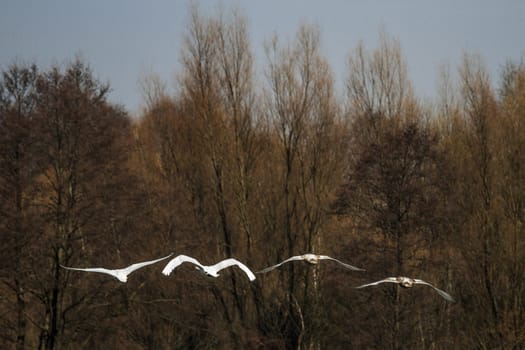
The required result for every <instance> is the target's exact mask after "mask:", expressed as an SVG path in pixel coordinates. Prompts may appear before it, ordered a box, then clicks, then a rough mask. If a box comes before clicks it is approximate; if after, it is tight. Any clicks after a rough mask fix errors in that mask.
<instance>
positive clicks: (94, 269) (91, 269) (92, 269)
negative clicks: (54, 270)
mask: <svg viewBox="0 0 525 350" xmlns="http://www.w3.org/2000/svg"><path fill="white" fill-rule="evenodd" d="M60 267H62V268H63V269H66V270H74V271H84V272H98V273H105V274H108V275H111V276H116V273H115V270H109V269H105V268H103V267H86V268H81V267H69V266H64V265H60Z"/></svg>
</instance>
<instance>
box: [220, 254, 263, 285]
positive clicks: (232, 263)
mask: <svg viewBox="0 0 525 350" xmlns="http://www.w3.org/2000/svg"><path fill="white" fill-rule="evenodd" d="M230 266H238V267H239V268H240V269H241V270H242V271H243V272H244V273H245V274H246V275H247V276H248V278H249V279H250V281H253V280H254V279H255V275H254V274H253V272H252V270H250V269H249V268H248V266H246V265H244V264H243V263H242V262H240V261H239V260H237V259H233V258H230V259H225V260H223V261H220V262H218V263H217V264H215V265H213V266H210V269H213V270H214V271H215V272H219V271H220V270H222V269H225V268H227V267H230Z"/></svg>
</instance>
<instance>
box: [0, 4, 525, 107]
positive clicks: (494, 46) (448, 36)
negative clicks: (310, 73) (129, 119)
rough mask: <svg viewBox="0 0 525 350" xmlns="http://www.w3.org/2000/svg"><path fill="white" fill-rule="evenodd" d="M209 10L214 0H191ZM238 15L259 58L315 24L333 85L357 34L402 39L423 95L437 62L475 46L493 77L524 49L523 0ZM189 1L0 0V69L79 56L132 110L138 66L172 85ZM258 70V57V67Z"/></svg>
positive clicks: (372, 42)
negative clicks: (273, 40)
mask: <svg viewBox="0 0 525 350" xmlns="http://www.w3.org/2000/svg"><path fill="white" fill-rule="evenodd" d="M197 2H198V3H199V4H200V7H201V9H202V10H203V11H205V12H211V13H213V9H214V8H216V6H217V5H218V4H219V1H212V0H201V1H197ZM221 3H222V4H223V5H224V6H225V7H228V6H230V5H231V4H237V6H238V7H239V8H240V9H241V11H242V12H243V13H244V14H245V16H246V18H247V20H248V25H249V31H250V36H251V45H252V48H253V49H254V52H255V54H256V56H257V57H258V61H259V62H264V57H263V49H262V48H263V43H264V40H265V39H267V38H269V37H270V36H271V35H272V34H273V33H274V32H275V33H277V34H278V35H279V36H280V37H283V39H284V38H287V39H291V38H293V36H294V34H295V31H296V30H297V28H298V26H299V24H300V23H303V22H309V23H315V24H317V25H318V26H319V27H320V29H321V35H322V47H323V53H324V54H325V56H326V57H327V58H328V59H329V61H330V63H331V65H332V69H333V70H334V72H335V73H336V77H337V79H338V81H339V86H340V85H341V81H342V79H343V77H344V75H345V74H346V73H345V61H346V59H347V57H348V54H349V53H350V52H351V51H352V49H353V48H354V47H355V46H356V45H357V43H358V42H359V40H362V41H363V42H364V44H365V46H366V47H367V48H368V49H373V48H374V47H375V46H376V44H377V40H378V33H379V31H380V29H381V28H383V29H384V30H385V31H386V33H387V34H388V35H389V36H391V37H395V38H397V39H399V41H400V43H401V48H402V51H403V55H404V57H405V58H406V60H407V63H408V69H409V76H410V79H411V80H412V82H413V84H414V87H415V90H416V93H417V95H418V96H419V97H421V98H426V97H432V96H433V95H434V93H435V91H436V84H437V78H438V75H439V67H440V65H443V64H446V63H448V64H450V66H451V68H452V71H453V72H455V70H456V68H457V65H458V63H459V62H460V60H461V57H462V55H463V53H464V52H469V53H478V54H480V56H481V57H482V59H483V60H484V62H485V64H486V66H487V68H488V69H489V72H490V74H491V76H492V79H493V81H494V82H495V83H497V82H498V79H499V73H500V71H501V66H502V65H503V64H504V63H505V62H506V61H507V60H509V59H510V60H514V61H519V60H520V59H521V58H522V57H524V56H525V39H524V34H525V1H521V0H500V1H496V0H494V1H481V0H468V1H467V0H446V1H443V0H442V1H430V0H428V1H426V0H410V1H409V0H397V1H396V0H384V1H380V0H346V1H345V0H324V1H322V0H317V1H315V0H302V1H301V0H293V1H292V0H261V1H256V0H236V1H230V0H222V1H221ZM188 4H189V2H188V1H187V0H152V1H146V0H89V1H80V0H78V1H74V0H46V1H40V0H32V1H30V0H0V6H1V7H0V8H1V10H0V69H5V68H6V67H7V66H8V65H9V64H11V63H13V62H15V61H22V62H29V63H32V62H35V63H37V65H38V66H39V67H41V68H42V69H47V68H49V66H50V65H51V64H55V63H57V64H63V63H67V62H69V61H71V60H72V59H73V58H74V57H75V56H76V55H80V56H81V57H82V58H83V59H85V61H86V62H87V63H88V64H89V65H90V66H91V68H92V70H93V72H94V74H95V76H97V77H98V78H99V79H100V80H102V81H109V82H110V84H111V86H112V92H111V95H110V99H111V101H113V102H115V103H120V104H123V105H124V106H125V107H126V108H127V109H128V110H129V111H130V112H136V111H138V109H139V106H140V105H141V104H142V101H141V96H140V91H139V88H138V85H137V80H138V78H139V76H140V74H141V72H144V71H146V72H148V71H153V72H156V73H158V74H159V75H160V76H161V78H162V79H163V80H165V81H166V82H167V84H168V86H170V87H172V86H173V85H174V82H175V79H174V76H175V72H176V69H177V64H178V59H179V52H180V51H179V50H180V44H181V41H182V40H181V39H182V36H183V33H184V30H185V26H186V25H187V24H188ZM257 68H258V69H262V68H263V67H262V66H261V65H258V66H257Z"/></svg>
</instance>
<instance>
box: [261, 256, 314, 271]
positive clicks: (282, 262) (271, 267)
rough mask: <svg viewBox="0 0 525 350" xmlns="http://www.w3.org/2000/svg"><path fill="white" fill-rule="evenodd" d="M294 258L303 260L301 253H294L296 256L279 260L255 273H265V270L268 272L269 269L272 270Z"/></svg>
mask: <svg viewBox="0 0 525 350" xmlns="http://www.w3.org/2000/svg"><path fill="white" fill-rule="evenodd" d="M294 260H304V258H303V256H302V255H296V256H292V257H291V258H288V259H286V260H284V261H281V262H280V263H278V264H276V265H272V266H269V267H267V268H265V269H262V270H260V271H257V272H256V273H266V272H269V271H272V270H273V269H275V268H277V267H279V266H281V265H283V264H286V263H287V262H290V261H294Z"/></svg>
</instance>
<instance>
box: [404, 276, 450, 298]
mask: <svg viewBox="0 0 525 350" xmlns="http://www.w3.org/2000/svg"><path fill="white" fill-rule="evenodd" d="M414 281H415V282H414V283H416V284H424V285H426V286H429V287H432V288H433V289H434V290H435V291H436V292H438V294H439V295H441V296H442V297H443V298H444V299H446V300H448V301H450V302H454V301H455V300H454V298H452V296H451V295H450V294H448V293H447V292H445V291H444V290H441V289H439V288H437V287H435V286H433V285H432V284H430V283H428V282H425V281H423V280H419V279H415V280H414Z"/></svg>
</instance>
